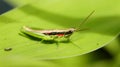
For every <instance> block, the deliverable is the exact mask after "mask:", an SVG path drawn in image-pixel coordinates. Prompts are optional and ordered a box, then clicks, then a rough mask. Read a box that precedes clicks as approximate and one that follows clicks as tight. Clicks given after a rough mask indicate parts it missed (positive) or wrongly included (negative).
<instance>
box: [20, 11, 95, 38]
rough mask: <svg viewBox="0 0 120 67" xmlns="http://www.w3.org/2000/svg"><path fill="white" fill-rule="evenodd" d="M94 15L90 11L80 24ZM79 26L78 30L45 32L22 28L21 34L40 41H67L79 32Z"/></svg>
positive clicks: (48, 30)
mask: <svg viewBox="0 0 120 67" xmlns="http://www.w3.org/2000/svg"><path fill="white" fill-rule="evenodd" d="M93 13H94V11H92V12H91V13H90V14H89V15H88V16H87V17H86V18H85V19H84V21H83V22H82V23H81V24H80V26H81V25H82V24H84V23H85V22H86V20H87V19H88V18H89V17H90V16H91V15H92V14H93ZM80 26H79V27H78V28H68V29H51V30H50V29H47V30H39V29H33V28H31V27H27V26H23V27H22V30H21V31H22V32H23V33H25V34H28V35H30V36H33V37H36V38H40V39H42V40H56V39H57V38H60V37H64V38H66V39H68V40H69V38H70V36H71V35H72V34H73V33H74V32H77V31H80V30H81V29H80Z"/></svg>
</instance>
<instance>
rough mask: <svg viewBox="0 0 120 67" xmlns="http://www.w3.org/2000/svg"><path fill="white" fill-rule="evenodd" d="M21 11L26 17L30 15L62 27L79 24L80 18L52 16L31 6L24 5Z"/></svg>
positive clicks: (52, 14)
mask: <svg viewBox="0 0 120 67" xmlns="http://www.w3.org/2000/svg"><path fill="white" fill-rule="evenodd" d="M20 10H21V11H23V12H25V13H26V14H28V15H32V16H35V17H39V18H42V19H45V20H47V21H51V22H52V23H56V24H59V25H62V26H68V27H70V26H72V27H74V26H76V25H71V24H70V23H75V22H80V20H81V19H80V18H73V17H69V16H64V15H60V14H54V13H51V12H48V11H45V10H42V9H39V8H36V7H33V6H31V5H26V6H24V7H22V8H20Z"/></svg>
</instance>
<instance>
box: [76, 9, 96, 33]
mask: <svg viewBox="0 0 120 67" xmlns="http://www.w3.org/2000/svg"><path fill="white" fill-rule="evenodd" d="M94 12H95V10H94V11H92V12H91V13H90V14H89V15H88V16H87V17H86V18H85V19H84V20H83V21H82V22H81V23H80V25H79V26H78V27H79V28H77V29H76V30H77V31H79V30H80V26H81V25H83V24H84V23H85V22H86V21H87V20H88V19H89V17H90V16H91V15H92V14H93V13H94Z"/></svg>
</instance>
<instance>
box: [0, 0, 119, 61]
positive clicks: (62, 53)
mask: <svg viewBox="0 0 120 67" xmlns="http://www.w3.org/2000/svg"><path fill="white" fill-rule="evenodd" d="M108 1H109V3H108ZM113 2H115V3H116V4H114V5H113ZM106 3H107V4H106ZM118 8H119V1H118V0H116V1H112V0H106V1H104V0H98V1H96V0H93V1H88V0H82V1H79V0H74V1H73V0H44V1H38V2H36V3H31V4H27V5H25V6H23V7H20V8H19V9H14V10H12V11H10V12H8V13H6V14H4V15H2V16H0V26H1V27H0V32H1V33H0V41H1V42H0V45H1V46H0V49H1V50H0V53H1V54H0V56H11V55H12V56H16V55H17V56H27V57H32V58H40V59H53V58H54V59H55V58H56V59H57V58H66V57H72V56H78V55H82V54H85V53H89V52H91V51H94V50H96V49H98V48H101V47H103V46H105V45H106V44H108V43H109V42H111V41H112V40H113V39H114V38H116V37H117V35H118V34H119V32H120V19H119V18H120V16H119V15H120V9H118ZM93 10H95V13H94V14H93V16H92V17H91V18H89V20H88V21H87V22H86V23H85V24H84V25H82V27H81V28H88V30H84V31H79V32H75V33H74V34H73V35H72V36H71V39H70V40H71V41H72V43H71V42H66V43H65V42H64V43H63V42H59V43H58V45H57V44H56V43H42V42H40V41H39V40H38V39H37V40H35V39H33V38H28V37H23V36H21V35H19V33H20V29H21V27H22V26H24V25H27V26H31V27H37V28H42V29H45V30H46V29H64V28H71V27H77V26H79V24H80V22H82V21H83V19H85V17H86V16H87V15H89V13H91V12H92V11H93ZM78 46H79V47H78ZM5 48H12V50H11V51H4V49H5Z"/></svg>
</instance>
